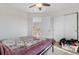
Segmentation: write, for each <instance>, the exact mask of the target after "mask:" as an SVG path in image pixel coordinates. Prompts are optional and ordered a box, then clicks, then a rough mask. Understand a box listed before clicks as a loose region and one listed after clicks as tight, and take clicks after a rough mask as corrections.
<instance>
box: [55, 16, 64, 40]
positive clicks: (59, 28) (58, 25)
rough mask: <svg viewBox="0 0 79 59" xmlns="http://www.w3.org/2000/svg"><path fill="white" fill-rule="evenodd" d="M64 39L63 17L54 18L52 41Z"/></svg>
mask: <svg viewBox="0 0 79 59" xmlns="http://www.w3.org/2000/svg"><path fill="white" fill-rule="evenodd" d="M61 38H64V16H59V17H55V18H54V39H55V40H56V41H59V40H60V39H61Z"/></svg>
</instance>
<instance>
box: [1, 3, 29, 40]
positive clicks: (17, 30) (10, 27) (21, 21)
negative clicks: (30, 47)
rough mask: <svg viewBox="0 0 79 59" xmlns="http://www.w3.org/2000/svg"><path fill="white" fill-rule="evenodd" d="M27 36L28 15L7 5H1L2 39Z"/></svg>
mask: <svg viewBox="0 0 79 59" xmlns="http://www.w3.org/2000/svg"><path fill="white" fill-rule="evenodd" d="M27 35H28V24H27V14H25V13H23V12H21V11H20V10H18V9H16V8H13V7H11V6H9V5H7V4H0V39H7V38H13V37H20V36H27Z"/></svg>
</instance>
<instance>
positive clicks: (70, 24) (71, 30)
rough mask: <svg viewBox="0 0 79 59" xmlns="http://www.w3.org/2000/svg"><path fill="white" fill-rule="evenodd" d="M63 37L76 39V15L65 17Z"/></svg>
mask: <svg viewBox="0 0 79 59" xmlns="http://www.w3.org/2000/svg"><path fill="white" fill-rule="evenodd" d="M65 37H66V38H67V39H71V38H73V39H77V14H71V15H66V16H65Z"/></svg>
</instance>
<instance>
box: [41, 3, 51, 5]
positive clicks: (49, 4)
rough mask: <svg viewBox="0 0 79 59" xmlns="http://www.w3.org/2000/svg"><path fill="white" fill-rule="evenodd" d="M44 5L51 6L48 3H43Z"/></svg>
mask: <svg viewBox="0 0 79 59" xmlns="http://www.w3.org/2000/svg"><path fill="white" fill-rule="evenodd" d="M42 5H43V6H50V4H48V3H42Z"/></svg>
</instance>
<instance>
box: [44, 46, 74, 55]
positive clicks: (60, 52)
mask: <svg viewBox="0 0 79 59" xmlns="http://www.w3.org/2000/svg"><path fill="white" fill-rule="evenodd" d="M44 55H75V54H73V53H70V52H68V51H65V50H62V49H60V48H58V47H56V46H54V52H52V48H50V49H49V50H48V51H47V52H46V53H45V54H44Z"/></svg>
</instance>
